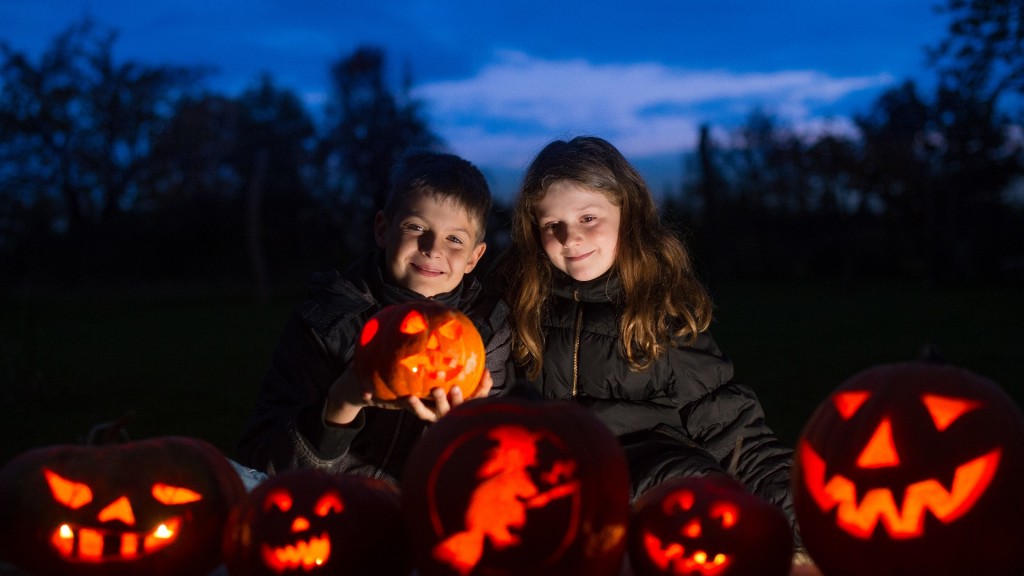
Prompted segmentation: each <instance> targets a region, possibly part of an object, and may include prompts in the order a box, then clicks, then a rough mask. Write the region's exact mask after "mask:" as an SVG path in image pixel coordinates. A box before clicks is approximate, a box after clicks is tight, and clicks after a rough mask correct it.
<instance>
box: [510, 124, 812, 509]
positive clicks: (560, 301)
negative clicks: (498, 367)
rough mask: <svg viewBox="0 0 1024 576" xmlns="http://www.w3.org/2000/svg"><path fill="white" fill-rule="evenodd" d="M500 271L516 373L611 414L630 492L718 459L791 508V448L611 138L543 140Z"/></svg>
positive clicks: (698, 471)
mask: <svg viewBox="0 0 1024 576" xmlns="http://www.w3.org/2000/svg"><path fill="white" fill-rule="evenodd" d="M496 274H497V277H496V278H497V280H498V281H499V282H501V283H502V284H501V285H502V287H503V289H504V292H505V297H506V299H507V301H508V303H509V305H510V306H511V308H512V310H511V323H512V330H513V335H514V343H513V356H514V359H515V360H516V365H517V368H516V369H517V371H518V373H519V379H520V381H522V380H524V379H525V380H527V381H529V382H530V384H532V387H533V388H535V389H536V391H537V392H539V394H540V395H541V396H543V397H544V398H547V399H559V400H568V401H573V402H578V403H580V404H583V405H585V406H587V407H589V408H590V409H592V410H593V412H594V413H595V414H596V415H597V416H598V417H599V418H600V419H601V420H602V421H604V423H605V424H607V425H608V427H609V428H611V430H612V431H613V432H614V433H615V434H616V435H617V436H618V437H619V439H620V441H621V443H622V445H623V447H624V448H625V450H626V455H627V458H628V460H629V465H630V473H631V477H632V489H633V494H632V496H633V498H634V499H635V498H637V497H638V496H640V494H642V493H643V492H644V491H646V490H647V489H649V488H651V487H652V486H654V485H656V484H658V483H659V482H661V481H663V480H665V479H667V478H670V477H674V476H685V475H704V474H709V473H714V472H725V471H728V472H729V473H731V474H733V475H734V476H736V477H737V478H738V479H739V480H741V481H742V482H743V483H744V484H746V486H747V487H748V488H749V489H750V490H751V491H753V492H754V493H756V494H758V495H760V496H762V497H763V498H765V499H767V500H769V501H771V502H774V503H776V504H777V505H779V506H780V507H781V508H782V509H783V510H784V511H785V512H786V513H787V514H788V515H789V517H790V520H791V523H792V522H793V520H792V519H793V513H792V505H791V501H790V495H789V469H790V464H791V451H790V449H789V448H787V447H785V446H783V445H782V444H781V442H780V441H779V440H778V438H777V437H776V436H775V434H774V433H773V432H772V431H771V430H770V429H769V428H768V427H767V426H765V423H764V414H763V411H762V409H761V406H760V404H759V402H758V400H757V397H756V396H755V395H754V393H753V392H752V391H751V390H750V389H749V388H747V387H745V386H742V385H740V384H738V383H735V382H733V381H732V374H733V369H732V364H731V363H730V361H729V360H728V359H727V358H726V357H725V356H724V355H723V354H722V353H721V351H719V349H718V346H717V345H716V344H715V342H714V340H713V339H712V338H711V336H710V335H708V333H707V329H708V326H709V325H710V323H711V315H712V314H711V313H712V304H711V299H710V298H709V296H708V293H707V292H706V291H705V289H704V287H703V286H702V285H701V283H700V282H699V281H698V279H697V277H696V275H695V273H694V269H693V266H692V264H691V261H690V257H689V254H688V253H687V251H686V248H685V247H684V245H683V244H682V242H681V241H680V240H679V239H678V238H677V237H676V236H675V235H674V234H673V233H672V232H671V231H669V230H668V229H666V228H665V227H664V226H663V225H662V224H661V222H660V221H659V217H658V212H657V208H656V206H655V203H654V199H653V197H652V195H651V193H650V191H649V190H648V188H647V185H646V184H645V183H644V181H643V179H642V178H641V176H640V175H639V174H638V173H637V171H636V169H635V168H634V167H633V166H632V165H630V163H629V162H628V161H627V160H626V159H625V158H624V157H623V156H622V154H621V153H620V152H619V151H618V150H617V149H616V148H615V147H613V146H612V145H611V144H609V143H608V142H606V141H605V140H602V139H600V138H596V137H592V136H591V137H578V138H574V139H572V140H570V141H568V142H565V141H555V142H552V143H551V144H549V145H548V146H546V147H545V148H544V149H543V150H542V151H541V152H540V154H539V155H538V156H537V157H536V158H535V159H534V161H533V162H532V163H531V165H530V167H529V169H528V170H527V173H526V175H525V177H524V180H523V184H522V188H521V190H520V192H519V196H518V198H517V199H516V204H515V208H514V214H513V221H512V246H511V248H510V249H509V251H508V253H507V254H506V255H505V258H503V260H502V262H501V263H500V264H499V266H498V268H497V270H496Z"/></svg>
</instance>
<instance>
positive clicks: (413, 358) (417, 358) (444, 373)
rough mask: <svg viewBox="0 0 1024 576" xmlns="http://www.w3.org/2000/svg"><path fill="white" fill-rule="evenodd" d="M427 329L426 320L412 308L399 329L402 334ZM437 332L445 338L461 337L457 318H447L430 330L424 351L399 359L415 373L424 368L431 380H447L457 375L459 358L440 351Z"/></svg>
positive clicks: (454, 338) (460, 327)
mask: <svg viewBox="0 0 1024 576" xmlns="http://www.w3.org/2000/svg"><path fill="white" fill-rule="evenodd" d="M426 329H427V321H426V319H425V318H424V317H423V315H422V314H420V313H419V312H417V311H415V310H413V311H412V312H409V314H407V315H406V317H405V319H403V320H402V325H401V327H400V328H399V330H400V331H401V332H402V333H403V334H410V335H411V334H419V333H421V332H423V331H425V330H426ZM438 334H440V335H441V336H443V337H444V338H445V339H447V340H449V341H451V340H457V339H458V338H461V337H462V325H461V324H459V321H458V320H454V319H453V320H449V321H448V322H445V323H444V324H442V325H441V326H440V327H439V328H438V329H437V330H435V331H434V332H431V333H430V335H429V336H428V338H427V344H426V346H424V351H423V352H421V353H419V354H411V355H409V356H406V357H405V358H402V359H401V363H402V365H403V366H405V367H406V368H408V369H409V371H410V372H413V373H417V372H419V371H420V370H425V371H426V372H425V374H426V377H427V378H429V379H431V380H438V381H443V380H449V379H451V378H454V377H456V376H458V375H459V372H460V370H459V360H458V358H457V357H456V356H455V355H454V354H444V353H442V351H441V341H440V339H439V338H438Z"/></svg>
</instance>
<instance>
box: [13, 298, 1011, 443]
mask: <svg viewBox="0 0 1024 576" xmlns="http://www.w3.org/2000/svg"><path fill="white" fill-rule="evenodd" d="M302 289H303V287H301V286H300V287H297V288H296V290H295V291H294V293H292V294H286V295H278V296H276V297H275V298H273V299H272V301H271V302H269V303H267V304H256V303H254V302H253V301H252V299H251V298H249V297H247V296H246V295H238V294H226V293H224V292H223V291H207V290H197V289H195V288H192V289H189V290H187V291H181V290H171V289H167V288H164V289H161V290H152V289H134V290H131V291H129V290H123V289H111V290H106V291H91V292H89V293H82V292H76V293H47V294H45V295H39V294H33V295H29V294H27V293H21V294H11V293H6V294H2V295H0V409H2V416H0V438H2V441H0V461H5V460H6V459H8V458H9V457H11V456H13V455H14V454H17V453H19V452H21V451H24V450H27V449H29V448H32V447H35V446H41V445H46V444H53V443H64V442H77V441H79V440H81V439H82V438H84V437H85V435H86V434H87V433H88V431H89V429H90V428H91V427H92V426H93V425H95V424H99V423H102V422H107V421H112V420H116V419H118V418H119V417H121V416H122V415H124V414H125V413H128V412H129V411H130V412H132V413H133V414H134V420H133V421H132V422H131V424H130V425H129V434H130V435H131V436H132V437H134V438H145V437H150V436H158V435H172V434H173V435H189V436H198V437H200V438H204V439H206V440H209V441H211V442H212V443H214V444H215V445H217V446H219V447H220V448H221V449H222V450H224V451H225V452H226V453H227V454H228V455H232V454H233V445H234V442H235V439H236V438H237V436H238V433H239V431H240V429H241V426H242V424H243V422H244V421H245V418H246V416H247V414H248V411H249V408H250V406H251V404H252V401H253V398H254V396H255V393H256V391H257V388H258V386H259V382H260V379H261V377H262V375H263V372H264V370H265V369H266V367H267V364H268V362H269V359H270V354H271V351H272V350H273V347H274V345H275V343H276V340H277V337H278V334H279V333H280V330H281V328H282V327H283V324H284V321H285V319H286V317H287V315H288V313H289V312H290V310H291V308H292V306H293V305H294V304H296V303H297V302H298V301H299V300H300V298H301V296H302ZM712 291H713V293H714V296H715V300H716V304H717V308H718V310H717V313H718V319H717V320H716V322H715V324H714V325H713V327H712V332H713V334H714V335H715V337H716V339H717V340H718V343H719V345H720V346H721V347H722V349H723V350H724V351H725V352H726V354H728V355H729V356H730V357H731V358H732V359H733V362H734V363H735V366H736V377H737V379H738V380H741V381H743V382H745V383H747V384H749V385H750V386H752V387H753V388H754V389H755V390H756V391H757V393H758V395H759V396H760V398H761V401H762V403H763V405H764V407H765V411H766V413H767V418H768V423H769V425H771V426H772V427H773V428H774V429H775V430H776V432H777V433H778V434H779V436H780V437H781V438H782V439H783V440H784V441H786V442H787V443H789V444H792V443H793V442H794V441H795V439H796V436H797V434H799V432H800V429H801V428H802V426H803V423H804V421H805V420H806V418H807V417H808V416H809V415H810V413H811V411H812V410H813V409H814V407H815V406H816V405H817V404H818V403H819V402H820V401H821V400H822V399H823V398H824V397H825V396H826V395H827V394H828V392H829V391H830V390H831V389H832V388H833V387H835V386H836V385H837V384H839V383H840V382H841V381H842V380H843V379H845V378H847V377H849V376H851V375H853V374H854V373H856V372H857V371H860V370H862V369H864V368H867V367H869V366H872V365H875V364H880V363H889V362H900V361H906V360H912V359H914V358H915V357H917V355H918V354H919V353H920V351H921V349H922V348H923V347H924V346H926V345H931V346H934V347H935V348H936V349H938V350H939V351H940V352H941V353H942V354H943V356H944V357H945V359H946V360H947V361H948V362H950V363H953V364H957V365H959V366H962V367H964V368H968V369H970V370H973V371H975V372H978V373H980V374H983V375H986V376H988V377H990V378H992V379H993V380H995V381H996V382H998V383H1000V384H1001V385H1002V386H1003V387H1004V388H1005V389H1006V390H1007V391H1008V392H1009V393H1010V394H1011V395H1012V396H1013V397H1014V398H1015V399H1016V401H1017V403H1018V405H1024V362H1022V361H1024V330H1022V326H1024V305H1022V304H1021V301H1020V296H1019V294H1020V289H1019V288H1013V287H998V286H997V287H977V286H975V287H958V288H942V289H924V288H921V287H920V286H918V285H914V284H862V285H845V286H838V285H823V284H803V283H798V282H787V283H782V284H728V285H722V286H714V287H713V290H712Z"/></svg>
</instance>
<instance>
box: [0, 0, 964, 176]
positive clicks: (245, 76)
mask: <svg viewBox="0 0 1024 576" xmlns="http://www.w3.org/2000/svg"><path fill="white" fill-rule="evenodd" d="M936 4H937V0H859V1H857V2H849V1H844V0H836V1H821V0H773V1H771V2H765V1H763V0H633V1H631V2H622V1H620V2H614V1H611V0H523V1H517V0H504V1H499V2H489V1H481V0H359V1H356V0H202V1H197V0H0V42H6V43H7V44H8V45H9V46H10V47H11V48H13V49H15V50H18V51H22V52H26V53H27V54H29V55H30V56H33V57H38V55H39V54H40V53H41V51H42V50H43V49H44V48H45V47H46V46H47V45H48V44H49V43H50V41H51V40H52V39H53V38H54V36H56V35H57V34H58V33H59V32H61V31H63V30H64V29H66V28H67V27H68V26H69V25H71V24H72V23H73V22H75V21H77V20H79V19H80V18H81V17H82V16H84V15H86V14H89V15H91V16H92V17H93V19H94V20H95V21H96V22H97V24H99V25H100V26H102V27H104V28H108V29H113V30H116V31H118V32H119V36H118V40H117V42H116V44H115V45H114V54H115V58H117V59H118V60H125V59H130V60H136V61H141V62H146V63H152V64H180V65H208V66H212V67H214V68H215V69H216V72H215V73H214V74H213V75H212V76H211V77H210V78H209V80H208V84H209V86H210V87H211V88H213V89H215V90H217V91H221V92H224V93H227V94H229V95H234V94H237V93H238V92H240V91H241V90H243V89H244V88H246V87H248V86H251V85H252V84H254V83H255V82H256V80H257V79H258V77H259V75H260V73H262V72H269V73H270V74H271V75H272V76H273V78H274V80H275V82H276V83H277V84H278V85H279V86H282V87H285V88H289V89H291V90H294V91H295V92H296V93H298V94H299V95H300V96H301V97H302V98H303V100H304V101H305V102H306V103H307V105H308V106H309V107H310V110H311V111H312V112H314V113H315V112H316V110H317V109H318V105H319V103H321V102H322V101H323V99H324V95H325V92H326V91H327V89H328V71H329V68H330V65H331V64H332V63H333V62H336V61H337V60H339V59H340V58H342V57H345V56H348V55H349V54H351V53H352V51H353V50H354V49H355V48H356V47H357V46H360V45H365V44H373V45H376V46H379V47H381V48H383V49H384V50H385V54H386V56H387V57H388V64H389V73H390V74H392V75H393V77H394V78H396V79H397V78H398V77H399V76H400V74H401V73H402V71H403V68H405V67H407V68H408V69H409V70H410V71H411V74H412V78H413V82H414V85H415V95H416V96H417V97H418V98H420V99H421V100H422V101H423V102H424V104H425V111H426V112H427V113H428V115H429V118H430V121H431V126H432V127H433V128H434V130H435V131H436V132H437V133H438V134H439V135H440V136H441V137H442V138H444V139H445V140H446V142H447V143H448V145H449V147H450V148H451V149H452V150H453V151H454V152H456V153H459V154H461V155H463V156H465V157H466V158H468V159H469V160H471V161H473V162H475V163H477V164H479V165H480V166H481V167H482V168H484V169H485V172H488V175H489V177H493V178H494V180H496V182H495V183H494V184H495V185H496V188H498V189H500V188H502V187H503V186H505V185H508V179H509V178H511V177H512V176H511V175H513V174H514V175H515V177H518V175H519V174H520V173H521V171H522V169H523V168H524V167H525V165H526V164H527V163H528V162H529V160H530V159H531V158H532V156H533V154H535V153H536V152H537V151H538V150H539V149H540V148H541V147H542V146H543V145H544V144H545V143H547V142H548V141H550V140H552V139H554V138H564V137H571V136H574V135H577V134H584V133H586V134H596V135H599V136H603V137H605V138H607V139H608V140H610V141H611V142H612V143H613V144H615V145H616V146H618V147H619V148H620V149H621V150H622V151H623V152H624V153H625V154H626V155H627V157H629V158H630V159H631V160H633V161H634V162H636V163H637V164H638V166H640V167H641V169H642V170H647V171H648V172H647V173H648V179H649V180H652V179H659V181H652V182H651V184H652V187H654V188H658V187H660V186H661V185H662V184H663V183H662V182H661V181H660V179H661V178H665V179H667V180H671V179H678V178H679V177H681V171H682V168H681V162H680V161H679V160H678V158H679V155H680V153H681V152H683V151H686V150H689V149H692V147H693V144H694V142H695V140H696V136H697V127H698V126H699V125H700V124H702V123H709V124H711V125H712V126H714V127H716V128H719V129H725V128H729V127H731V126H735V125H737V124H739V123H741V122H742V121H743V120H744V118H745V117H746V116H747V115H748V114H749V113H750V112H751V111H752V110H754V109H756V108H761V109H764V110H767V111H769V112H770V113H772V114H774V115H776V116H777V117H778V118H779V119H780V120H782V121H784V122H786V123H787V124H788V125H790V126H793V127H795V128H797V129H802V130H809V131H810V130H820V129H823V128H826V127H827V128H831V129H838V130H841V129H843V127H844V126H848V125H849V124H848V123H849V116H850V114H852V113H856V112H862V111H864V110H865V109H866V107H867V105H868V104H869V103H870V102H871V101H872V100H873V99H874V98H875V97H876V96H877V95H878V93H879V92H880V91H881V90H884V89H885V88H887V87H889V86H891V85H893V84H894V83H897V82H900V81H902V80H904V79H908V78H909V79H915V80H917V81H919V82H922V83H927V82H928V81H929V80H930V78H931V77H932V74H931V72H930V71H929V70H928V68H927V67H926V62H925V53H924V47H925V46H927V45H933V44H935V43H936V42H938V40H939V39H941V38H942V36H943V35H944V32H945V25H946V21H945V19H944V17H943V16H942V15H940V14H937V13H936V11H935V9H934V7H935V5H936ZM659 163H661V165H662V166H663V169H664V167H666V166H668V167H670V168H668V170H669V171H670V172H671V171H675V172H676V174H671V173H667V174H666V173H664V172H657V170H658V169H657V168H656V166H657V165H659ZM656 172H657V174H658V175H657V176H654V174H655V173H656ZM667 180H666V182H667Z"/></svg>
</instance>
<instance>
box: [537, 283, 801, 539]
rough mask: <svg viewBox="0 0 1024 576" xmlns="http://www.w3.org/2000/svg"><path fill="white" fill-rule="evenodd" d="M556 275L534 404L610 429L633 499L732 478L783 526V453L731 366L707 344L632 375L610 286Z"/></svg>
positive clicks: (787, 454)
mask: <svg viewBox="0 0 1024 576" xmlns="http://www.w3.org/2000/svg"><path fill="white" fill-rule="evenodd" d="M557 275H558V278H557V279H556V282H555V286H554V288H553V297H552V299H551V302H550V306H549V307H548V309H547V313H546V314H545V318H544V320H543V321H542V322H543V329H544V331H545V349H544V350H545V351H544V366H543V371H542V376H541V377H540V378H539V380H538V381H536V382H533V383H532V384H533V387H534V388H536V390H537V391H538V392H539V393H540V395H541V396H543V397H544V398H549V399H562V400H571V401H575V402H577V403H579V404H582V405H584V406H587V407H589V408H590V409H591V410H592V411H593V413H595V414H596V415H597V416H598V417H599V418H600V419H601V420H602V421H603V422H604V423H605V424H606V425H607V426H608V427H609V428H611V430H612V431H613V432H614V433H615V434H616V435H617V436H618V437H619V439H620V441H621V442H622V444H623V447H624V448H625V450H626V455H627V457H628V459H629V461H630V471H631V474H632V476H633V492H634V498H635V497H637V496H639V495H640V494H642V493H643V492H644V491H645V490H647V489H648V488H650V487H652V486H654V485H656V484H658V483H660V482H661V481H662V480H665V479H667V478H669V477H674V476H688V475H703V474H706V473H709V472H712V471H727V470H729V469H733V470H734V476H736V477H737V478H738V479H739V480H740V481H742V482H743V483H744V484H745V485H746V486H747V488H748V489H749V490H751V491H752V492H754V493H755V494H758V495H760V496H761V497H763V498H765V499H766V500H768V501H771V502H774V503H776V504H777V505H779V506H780V507H781V508H783V510H784V511H785V512H786V513H787V514H788V515H789V517H790V520H791V522H792V521H793V520H792V519H793V513H792V504H791V500H790V494H789V470H790V465H791V463H792V451H791V450H790V449H789V448H788V447H786V446H784V445H783V444H782V443H781V442H780V441H779V439H778V438H777V437H776V436H775V434H774V433H773V432H772V430H771V429H770V428H768V427H767V426H766V425H765V420H764V412H763V411H762V409H761V405H760V403H759V401H758V399H757V397H756V395H755V394H754V392H753V391H752V390H751V389H750V388H747V387H746V386H743V385H741V384H738V383H736V382H733V380H732V377H733V367H732V363H731V362H730V361H729V360H728V359H727V358H726V357H725V356H723V355H722V353H721V351H720V350H719V349H718V346H717V345H716V344H715V341H714V340H713V339H712V338H711V336H710V335H708V334H706V333H704V334H701V335H700V336H699V337H698V339H697V341H696V342H695V343H694V344H693V345H692V346H677V347H672V348H670V349H669V350H668V352H667V353H666V354H665V355H663V356H662V357H661V358H660V359H658V360H657V361H656V362H655V363H654V364H653V365H652V366H650V367H649V368H647V369H646V370H643V371H640V372H636V371H632V370H631V369H630V367H629V364H628V363H627V362H626V361H625V359H624V357H623V356H622V355H621V354H620V350H621V340H620V338H619V324H618V319H619V313H620V309H619V307H618V306H616V304H615V302H616V301H617V300H621V296H622V294H621V287H620V284H619V282H618V281H617V279H616V278H614V277H610V276H609V275H605V276H602V277H601V278H598V279H596V280H592V281H590V282H575V281H573V280H572V279H571V278H569V277H568V276H567V275H565V274H561V273H557ZM737 449H738V453H737ZM734 461H735V465H733V462H734Z"/></svg>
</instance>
